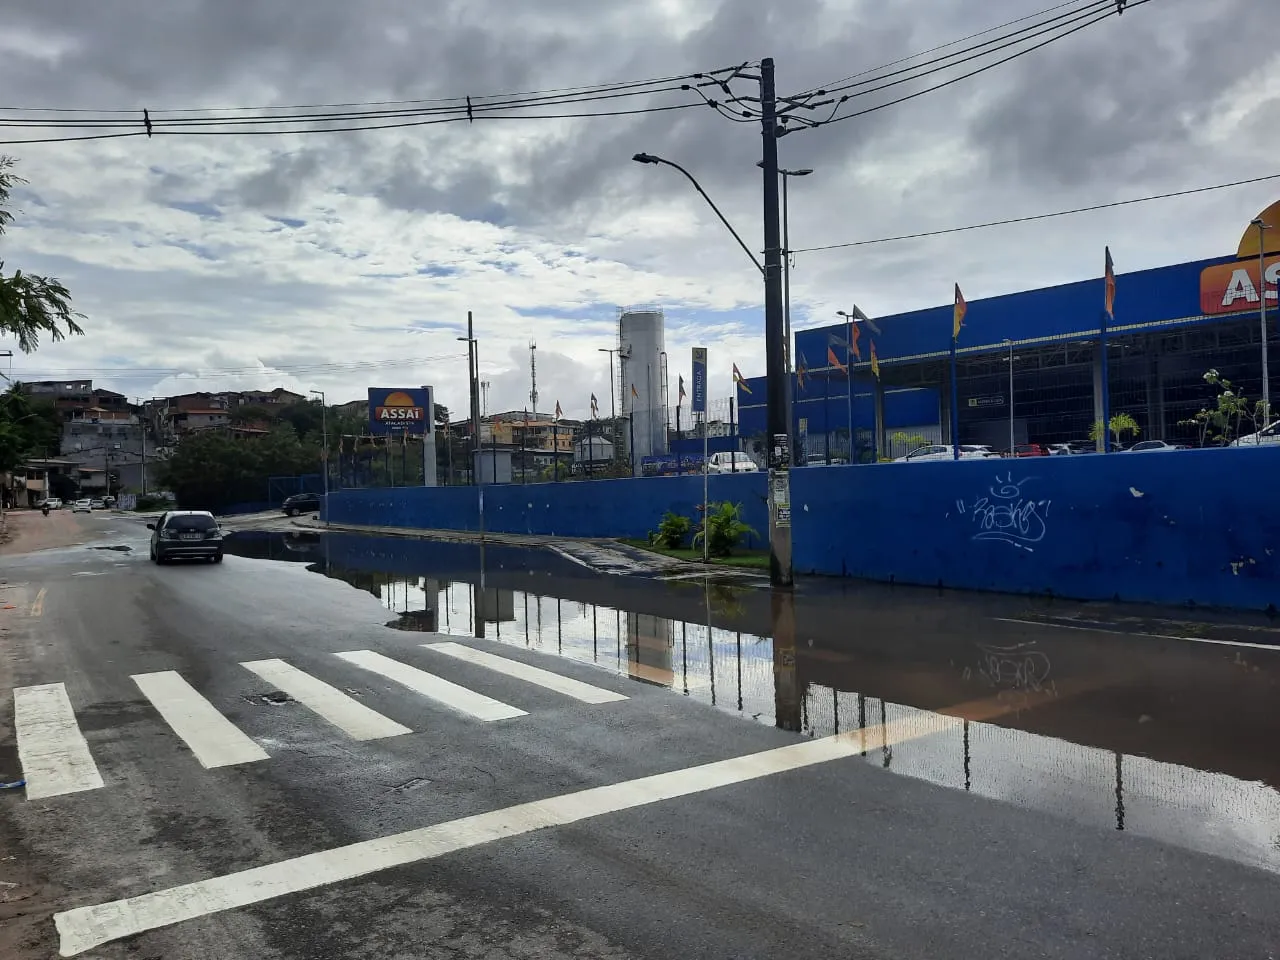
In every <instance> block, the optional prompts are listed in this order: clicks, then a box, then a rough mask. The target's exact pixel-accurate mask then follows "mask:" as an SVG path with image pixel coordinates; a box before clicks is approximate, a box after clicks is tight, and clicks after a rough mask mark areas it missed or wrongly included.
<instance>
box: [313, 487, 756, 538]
mask: <svg viewBox="0 0 1280 960" xmlns="http://www.w3.org/2000/svg"><path fill="white" fill-rule="evenodd" d="M709 484H710V497H711V499H712V500H714V501H719V500H729V501H732V502H734V503H741V504H742V511H743V519H744V520H745V521H746V523H747V524H748V525H749V526H751V527H754V528H755V529H756V530H757V531H759V532H760V534H761V535H762V536H763V537H764V538H766V539H767V537H768V526H769V513H768V504H767V500H766V489H765V474H763V473H739V474H716V475H713V476H711V477H710V478H709ZM481 489H483V491H484V505H485V529H486V530H487V531H488V532H490V533H524V534H534V535H545V536H556V537H644V536H646V535H648V533H649V531H651V530H656V529H657V526H658V521H659V520H660V519H661V518H662V515H663V514H664V513H665V512H666V511H668V510H672V511H674V512H676V513H679V514H683V515H684V516H687V517H690V518H693V517H696V516H697V508H698V507H700V506H701V505H702V475H701V474H697V475H694V476H687V477H645V478H641V479H635V480H591V481H575V482H572V483H531V484H527V485H526V484H492V485H488V486H485V487H483V488H477V487H383V488H379V489H372V490H337V491H334V492H332V493H330V494H329V503H328V509H327V519H328V520H329V522H331V523H349V524H357V525H361V526H386V527H416V528H419V529H424V530H462V531H471V532H474V531H477V530H478V529H479V522H478V520H479V510H478V501H479V497H478V493H479V490H481ZM747 546H749V547H752V546H755V547H758V546H760V542H759V541H757V542H754V543H749V544H747Z"/></svg>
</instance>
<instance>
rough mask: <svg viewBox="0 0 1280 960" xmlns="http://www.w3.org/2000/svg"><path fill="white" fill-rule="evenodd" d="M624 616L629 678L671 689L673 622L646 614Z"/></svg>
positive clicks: (673, 678) (673, 679) (672, 676)
mask: <svg viewBox="0 0 1280 960" xmlns="http://www.w3.org/2000/svg"><path fill="white" fill-rule="evenodd" d="M624 616H625V618H626V620H625V626H624V628H625V630H626V632H627V648H626V651H625V652H624V654H623V656H625V657H626V662H627V674H628V676H631V677H633V678H635V679H637V680H643V681H645V682H646V683H655V684H661V685H662V686H664V687H670V688H671V689H672V690H674V689H675V688H676V677H675V671H674V669H673V667H672V660H671V658H672V655H673V654H674V652H675V651H674V649H673V647H674V644H673V642H672V638H671V628H672V622H671V621H670V620H667V619H665V618H664V617H656V616H654V615H652V614H648V613H626V614H624Z"/></svg>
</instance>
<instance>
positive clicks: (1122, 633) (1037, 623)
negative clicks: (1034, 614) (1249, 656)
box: [991, 617, 1280, 653]
mask: <svg viewBox="0 0 1280 960" xmlns="http://www.w3.org/2000/svg"><path fill="white" fill-rule="evenodd" d="M991 619H992V620H995V621H996V622H998V623H1022V624H1026V625H1027V626H1029V627H1056V628H1057V629H1059V630H1083V631H1085V632H1087V633H1109V634H1112V635H1114V636H1117V637H1145V638H1146V639H1148V640H1184V641H1186V642H1187V643H1214V644H1217V645H1219V646H1222V647H1249V648H1250V649H1253V650H1274V651H1276V652H1277V653H1280V644H1275V643H1250V642H1249V641H1247V640H1215V639H1213V638H1211V637H1175V636H1172V635H1171V634H1167V633H1141V632H1139V631H1136V630H1110V629H1108V628H1106V627H1091V626H1088V625H1087V624H1083V623H1080V624H1077V623H1048V622H1046V621H1044V620H1018V619H1016V618H1014V617H992V618H991Z"/></svg>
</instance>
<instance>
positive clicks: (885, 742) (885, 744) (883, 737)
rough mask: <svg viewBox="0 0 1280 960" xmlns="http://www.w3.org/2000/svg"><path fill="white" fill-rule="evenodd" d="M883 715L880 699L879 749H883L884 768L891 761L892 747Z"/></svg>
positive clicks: (882, 701)
mask: <svg viewBox="0 0 1280 960" xmlns="http://www.w3.org/2000/svg"><path fill="white" fill-rule="evenodd" d="M887 724H888V721H887V720H886V719H885V715H884V700H883V699H881V700H880V749H881V750H883V751H884V768H885V769H886V770H888V769H889V764H891V763H893V747H891V746H889V727H888V726H887Z"/></svg>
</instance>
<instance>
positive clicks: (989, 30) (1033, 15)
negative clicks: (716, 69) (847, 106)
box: [793, 0, 1114, 99]
mask: <svg viewBox="0 0 1280 960" xmlns="http://www.w3.org/2000/svg"><path fill="white" fill-rule="evenodd" d="M1078 2H1079V0H1067V2H1066V3H1059V4H1056V5H1054V6H1052V7H1046V8H1045V9H1043V10H1038V11H1036V12H1035V13H1029V14H1027V15H1026V16H1025V17H1018V18H1017V19H1016V20H1008V21H1006V22H1004V23H1001V24H997V25H996V26H994V27H987V29H985V30H979V31H978V32H977V33H971V34H969V35H968V36H967V37H960V38H959V39H957V40H948V41H947V42H946V43H940V44H938V45H937V46H936V47H930V48H929V49H927V50H920V51H917V52H916V53H912V54H908V55H907V56H905V57H899V58H898V59H897V60H891V61H889V62H888V63H882V64H881V65H880V66H878V67H868V68H867V69H866V70H860V71H858V72H857V73H853V74H850V75H849V76H847V77H842V78H841V79H839V80H834V81H832V82H831V83H824V84H819V85H818V86H816V87H810V88H809V89H808V90H805V91H804V92H803V93H799V94H796V95H795V97H794V98H793V99H795V98H799V97H805V96H808V95H809V94H812V93H817V92H819V91H821V90H824V89H826V90H830V89H831V88H832V87H835V86H839V85H840V84H842V83H847V82H848V81H850V80H856V79H858V78H859V77H865V76H867V75H868V74H872V73H879V72H880V71H881V70H887V69H889V68H890V67H896V66H897V65H898V64H900V63H906V62H907V61H908V60H915V59H917V58H919V57H924V56H928V55H929V54H931V53H937V52H938V51H939V50H945V49H946V48H947V47H954V46H955V45H956V44H958V43H968V42H969V41H970V40H976V39H977V38H978V37H983V36H986V35H987V34H988V33H994V32H995V31H997V30H1003V29H1005V28H1006V27H1013V26H1017V25H1018V24H1020V23H1025V22H1026V21H1028V20H1034V19H1036V18H1037V17H1042V16H1044V15H1045V14H1047V13H1053V12H1054V11H1055V10H1061V9H1062V8H1063V7H1070V6H1072V5H1074V4H1076V3H1078ZM1110 2H1114V0H1110Z"/></svg>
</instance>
